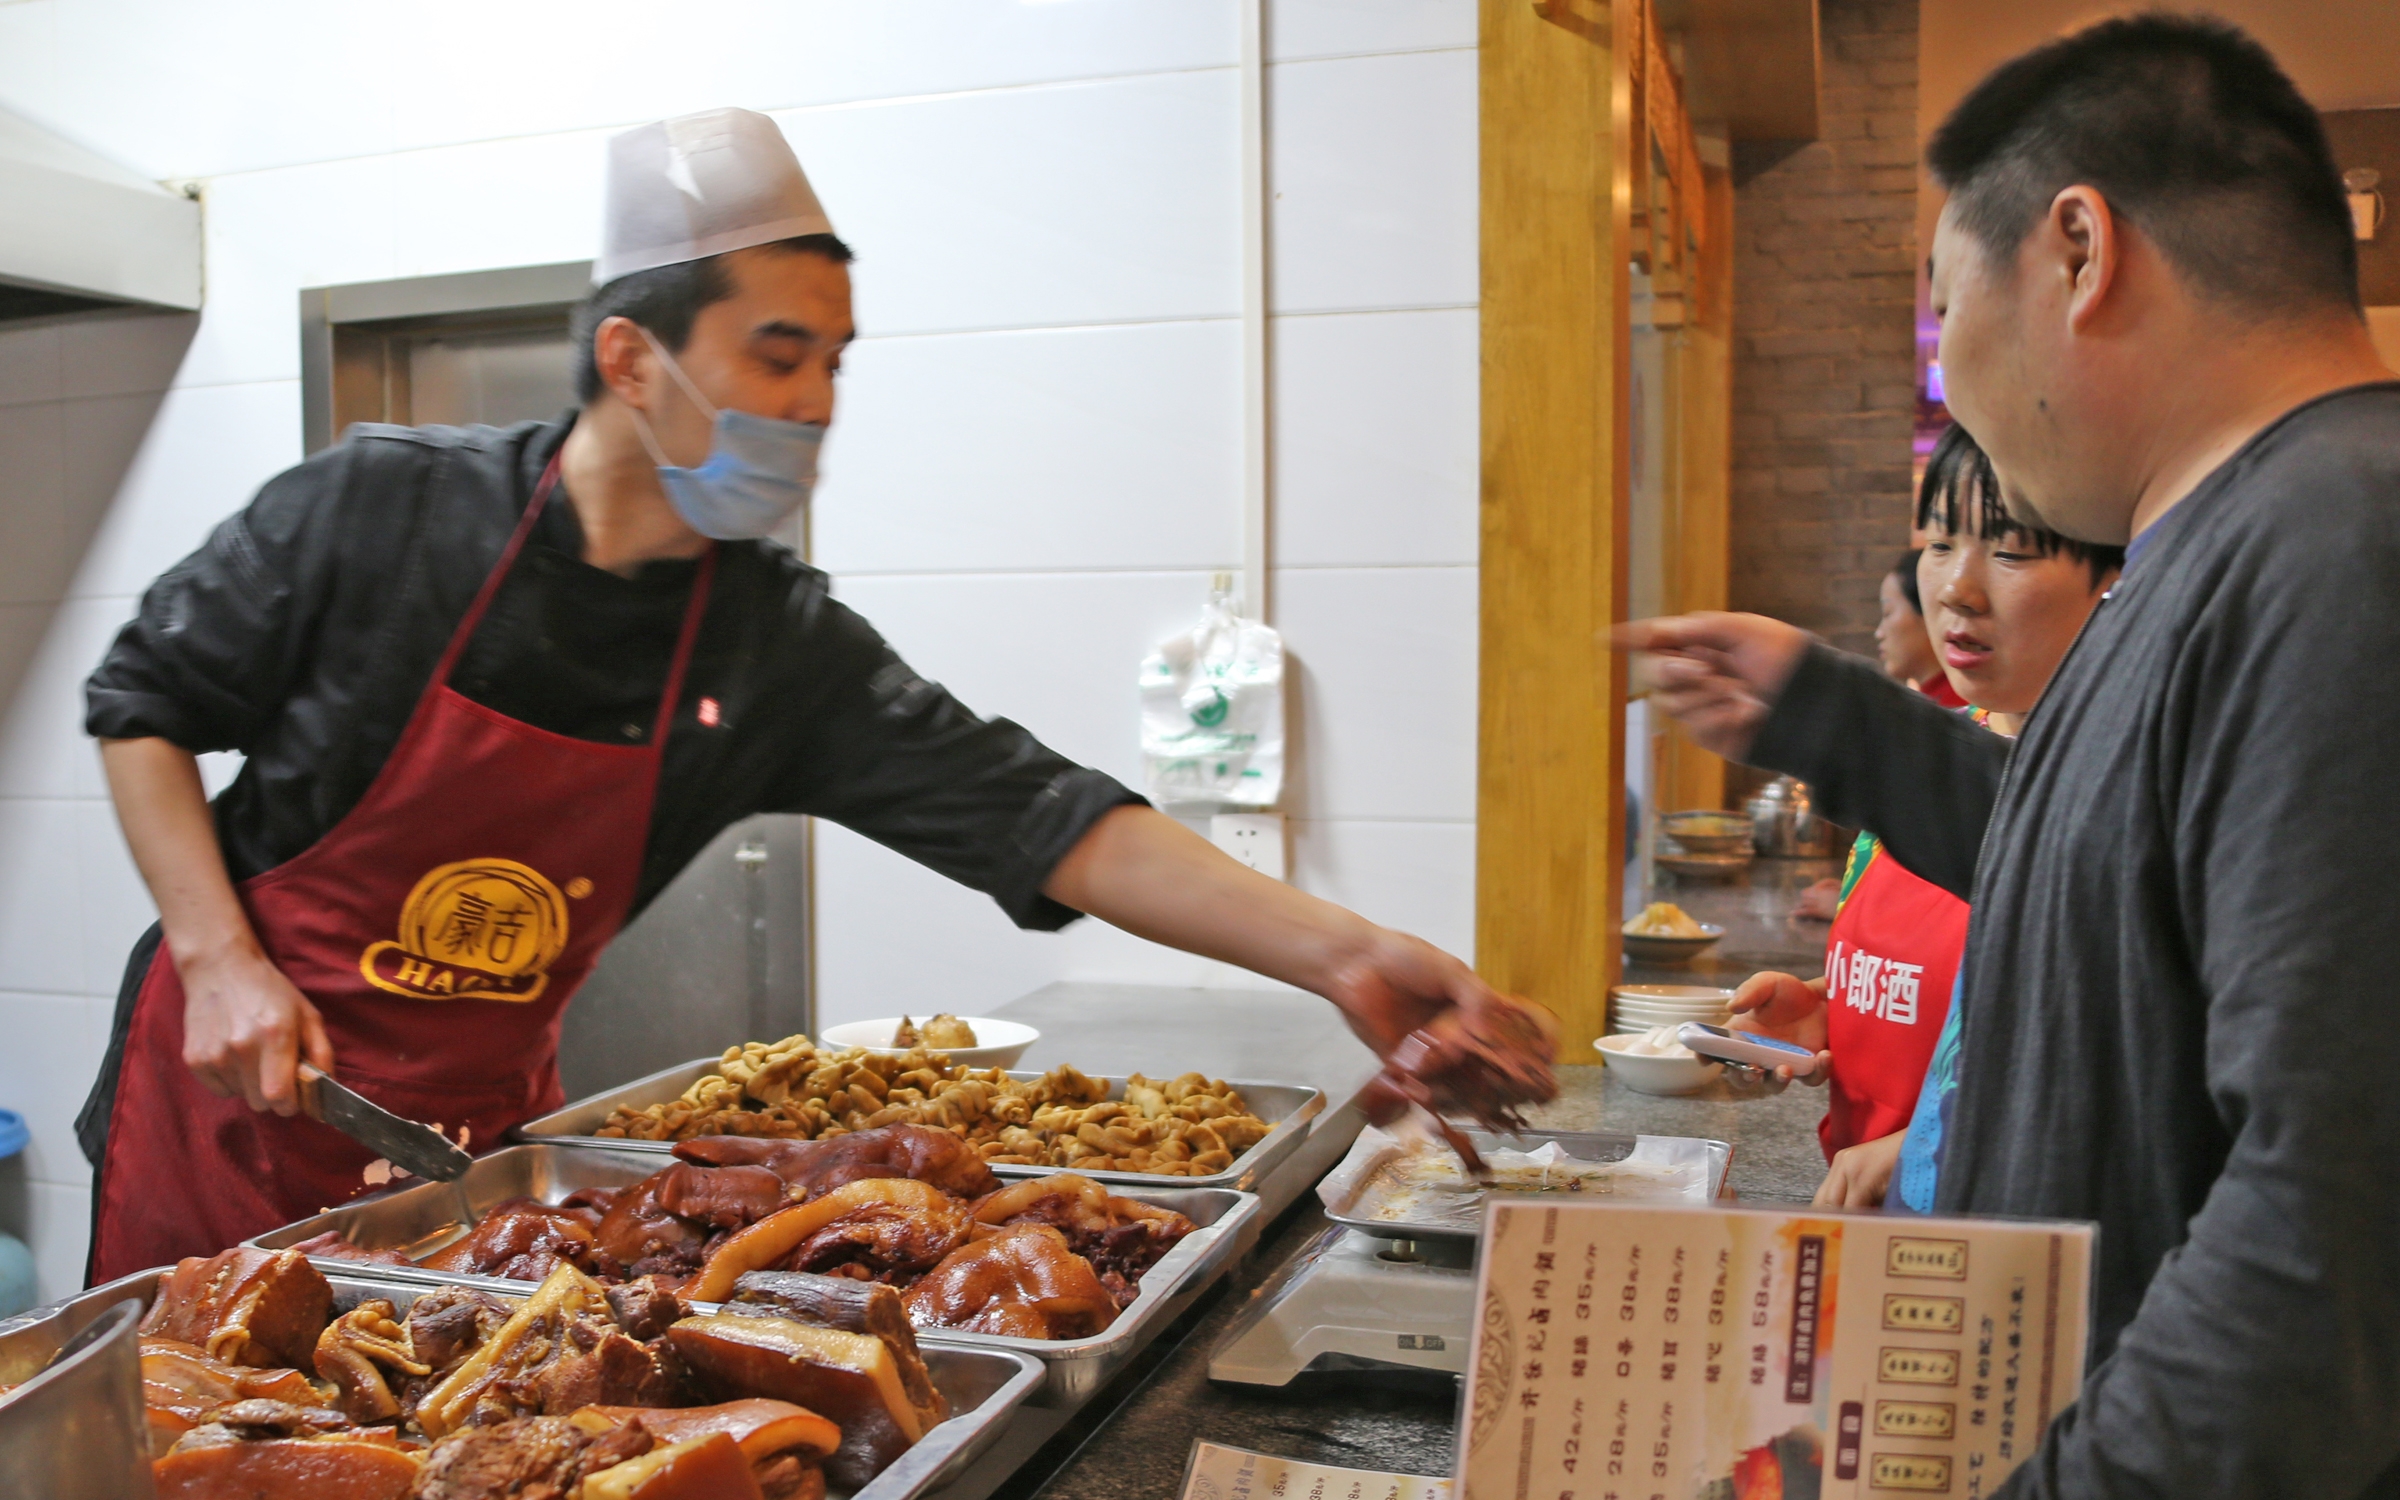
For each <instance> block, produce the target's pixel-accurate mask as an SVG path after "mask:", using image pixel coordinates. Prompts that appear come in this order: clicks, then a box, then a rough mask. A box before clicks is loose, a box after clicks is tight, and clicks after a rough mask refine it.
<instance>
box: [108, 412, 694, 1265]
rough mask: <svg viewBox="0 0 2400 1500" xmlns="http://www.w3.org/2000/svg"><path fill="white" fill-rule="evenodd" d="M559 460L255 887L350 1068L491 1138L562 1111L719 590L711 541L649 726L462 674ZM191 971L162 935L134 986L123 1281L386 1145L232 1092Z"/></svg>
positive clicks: (303, 1200) (335, 1196)
mask: <svg viewBox="0 0 2400 1500" xmlns="http://www.w3.org/2000/svg"><path fill="white" fill-rule="evenodd" d="M557 480H558V465H557V463H556V461H555V460H554V461H553V462H552V463H551V466H550V468H549V470H548V472H546V473H544V474H543V476H542V480H541V483H540V484H539V485H537V486H535V488H534V494H533V500H532V502H531V503H530V504H529V505H527V506H526V508H525V514H524V516H523V517H522V518H521V519H520V520H519V521H518V523H517V529H516V532H515V534H513V535H512V536H511V537H510V538H509V541H508V547H507V549H506V550H505V551H503V552H502V553H501V554H500V561H499V563H498V564H497V565H495V566H494V567H493V569H492V571H491V575H490V576H489V577H488V578H486V579H485V580H484V582H483V587H482V589H481V590H480V591H478V592H477V594H476V596H475V602H474V603H473V604H472V605H470V606H469V607H468V609H467V614H466V618H465V619H463V620H461V621H459V624H458V629H457V631H456V632H455V633H454V634H453V635H452V636H451V638H450V644H449V646H448V648H447V649H445V650H444V651H443V653H442V659H441V664H440V665H439V666H437V667H436V668H435V669H434V673H433V677H432V679H431V680H430V681H429V682H427V683H426V685H425V692H424V695H423V696H422V697H421V698H419V699H418V701H417V707H416V711H415V712H414V713H413V714H412V715H411V716H410V717H409V721H408V727H407V729H406V730H405V731H403V732H402V734H401V736H400V743H399V744H398V745H397V746H396V747H395V748H394V749H393V751H392V755H391V758H390V759H389V760H388V761H386V762H385V763H384V766H383V769H382V771H381V772H380V773H378V774H377V776H376V778H375V782H374V785H373V786H371V787H369V788H368V789H367V794H366V796H365V797H363V798H362V799H360V801H359V803H358V805H357V806H356V807H354V808H352V809H351V810H350V813H349V815H348V816H347V817H345V818H343V819H342V820H341V822H339V823H338V824H336V825H335V826H334V828H333V829H332V831H330V832H329V833H327V834H326V835H325V837H324V838H322V839H320V840H318V841H317V842H316V843H315V844H314V845H312V846H310V847H309V848H308V849H306V850H304V851H303V852H302V853H300V854H299V855H298V856H296V857H295V858H293V859H291V860H289V861H287V862H286V863H284V864H281V865H278V866H276V867H275V868H274V869H272V870H269V871H267V872H265V873H264V874H261V875H257V876H254V877H253V878H251V879H249V880H245V881H243V882H242V883H241V885H240V887H239V888H238V890H239V894H240V896H241V900H242V905H243V907H244V909H245V910H247V911H248V912H249V915H250V925H251V927H252V928H253V929H254V930H255V931H256V932H257V934H258V940H259V943H260V945H261V947H262V948H264V950H265V952H266V956H267V958H268V959H269V960H270V961H271V962H273V963H274V965H275V966H276V967H277V968H278V969H281V970H282V971H283V972H284V974H285V975H286V976H288V977H289V978H290V979H291V981H292V983H293V984H294V985H296V986H298V987H299V989H300V992H301V993H302V994H304V995H306V996H307V997H308V998H309V1000H310V1001H311V1002H312V1003H313V1004H315V1006H316V1007H317V1009H318V1011H319V1012H320V1013H321V1014H322V1015H323V1016H324V1019H325V1030H326V1033H327V1035H328V1036H329V1037H330V1038H331V1039H332V1042H333V1052H334V1059H335V1069H334V1071H335V1076H337V1077H338V1078H339V1079H340V1080H341V1081H342V1082H344V1083H346V1084H348V1085H349V1086H350V1087H352V1088H354V1089H356V1090H358V1091H359V1092H360V1093H361V1094H364V1095H366V1096H367V1097H368V1098H369V1099H372V1100H374V1101H375V1102H376V1103H377V1104H380V1105H382V1106H383V1107H384V1108H386V1109H388V1110H391V1111H392V1112H393V1113H395V1114H399V1115H404V1116H407V1117H408V1118H410V1119H412V1120H421V1121H424V1122H426V1123H428V1124H435V1125H439V1126H441V1127H443V1128H444V1129H445V1130H447V1131H448V1132H449V1134H450V1135H451V1136H452V1137H453V1138H454V1139H459V1138H462V1136H463V1139H464V1141H465V1143H466V1144H467V1145H468V1147H469V1149H488V1148H490V1147H494V1146H497V1145H499V1144H500V1142H501V1137H502V1136H503V1134H504V1133H505V1132H507V1131H508V1130H509V1129H510V1128H512V1127H514V1126H515V1125H517V1124H519V1123H521V1122H523V1121H525V1120H527V1119H530V1118H532V1117H533V1116H535V1115H538V1114H543V1113H546V1112H548V1111H550V1110H552V1109H555V1108H557V1107H558V1105H559V1103H560V1102H561V1097H560V1092H559V1084H558V1030H559V1019H560V1013H561V1012H562V1011H564V1010H565V1008H566V1004H567V1001H568V999H569V998H570V997H571V996H573V995H574V993H575V990H576V987H577V986H578V985H580V984H581V983H582V982H583V979H584V976H585V975H586V974H588V973H590V972H591V968H592V965H593V963H594V962H596V961H597V960H598V959H599V957H600V951H601V950H602V949H603V948H605V947H606V946H607V945H608V941H609V939H610V938H612V937H614V936H615V935H616V932H617V929H618V928H619V927H620V926H622V925H623V923H624V920H625V914H626V912H627V911H628V910H629V909H631V907H632V904H633V896H634V888H635V883H636V881H637V880H638V879H639V877H640V873H641V865H642V854H643V849H644V846H645V844H646V843H647V841H648V838H649V831H650V807H651V800H652V797H653V795H654V793H655V792H656V790H657V785H658V767H659V759H660V754H661V752H662V751H663V749H664V748H665V745H666V740H667V727H668V724H669V722H670V721H671V720H672V719H673V717H674V714H675V706H676V703H677V702H678V700H679V698H680V696H681V693H682V690H683V677H684V670H685V667H686V666H687V665H688V664H689V662H690V660H691V653H692V642H693V639H694V637H695V636H697V634H698V633H699V627H700V618H701V615H702V614H703V613H704V612H705V611H706V609H707V605H708V591H709V581H710V578H711V577H712V575H713V573H714V569H715V563H716V554H715V552H714V551H713V550H712V551H711V552H710V553H709V554H708V555H707V556H706V557H705V558H704V559H703V560H702V563H701V566H700V569H699V573H698V576H697V577H696V578H695V579H694V581H693V585H692V598H691V603H690V605H689V606H688V607H687V609H686V610H685V613H684V618H683V629H682V633H681V635H680V637H679V638H678V639H677V641H676V645H675V656H674V662H673V665H672V666H671V667H669V669H668V671H667V682H666V691H665V693H664V694H663V695H662V696H661V698H660V700H659V706H658V719H657V724H656V727H655V728H654V729H653V730H652V732H651V735H650V739H649V743H647V744H643V745H604V744H596V743H594V742H591V741H588V740H579V739H572V738H569V737H568V736H565V735H559V734H552V733H550V732H548V731H547V730H542V729H537V728H535V727H533V726H532V725H530V724H525V723H520V722H519V721H517V720H515V719H511V718H509V717H508V716H506V715H505V714H500V713H495V712H493V711H492V710H491V709H488V708H485V707H483V706H482V705H481V704H478V703H473V702H470V701H468V700H467V699H466V698H465V697H462V696H461V695H460V694H458V693H456V692H453V691H452V690H451V688H450V686H449V681H450V673H451V670H452V668H454V667H455V666H456V665H457V664H458V659H459V656H460V654H461V653H462V652H463V651H465V649H466V645H467V642H468V640H469V639H470V638H471V637H472V636H473V635H474V633H475V627H476V625H477V624H478V623H480V622H481V621H482V619H483V615H484V611H485V610H486V609H487V608H488V607H489V606H490V604H491V602H492V596H493V595H494V594H495V593H497V592H498V590H499V587H500V583H501V580H503V579H504V578H506V577H507V576H508V570H509V567H510V565H511V564H512V563H514V562H515V561H516V558H517V554H518V552H519V551H520V550H522V549H523V547H524V545H525V539H526V537H527V536H528V535H529V534H530V533H531V532H532V530H533V524H534V522H535V520H536V519H538V518H539V516H540V515H541V510H542V506H543V505H544V503H545V502H546V501H547V500H548V499H549V496H550V492H551V490H552V489H553V487H554V486H555V485H556V484H557ZM183 1007H184V995H183V985H182V982H181V980H180V979H179V977H178V976H177V974H176V971H175V965H174V962H173V961H172V959H171V958H170V957H169V956H168V953H167V949H166V945H165V944H163V943H162V944H160V945H159V950H158V956H157V957H156V958H155V959H154V960H153V961H152V963H151V965H150V969H149V972H148V974H147V975H146V976H145V977H144V979H143V981H142V988H141V993H140V994H139V996H138V997H137V998H136V999H135V1002H134V1009H133V1018H132V1022H131V1025H130V1027H129V1029H128V1033H127V1036H126V1042H125V1056H124V1060H123V1064H122V1073H121V1075H120V1077H119V1081H118V1084H117V1091H116V1105H115V1108H114V1110H113V1111H112V1112H111V1114H110V1116H109V1125H108V1148H107V1156H106V1158H105V1160H104V1162H103V1164H102V1167H101V1173H100V1185H99V1194H100V1204H99V1213H98V1216H97V1224H98V1228H97V1230H96V1235H97V1239H96V1242H95V1244H94V1246H93V1256H92V1275H93V1278H94V1281H95V1283H98V1282H105V1281H108V1280H110V1279H112V1278H114V1277H117V1276H122V1275H125V1274H127V1273H128V1272H132V1271H137V1270H140V1269H142V1268H143V1267H146V1266H155V1265H160V1264H164V1263H168V1262H172V1261H174V1260H177V1259H179V1258H181V1257H183V1256H187V1255H213V1254H215V1253H216V1252H217V1251H219V1250H223V1249H225V1248H226V1247H228V1246H230V1245H234V1244H236V1243H238V1242H240V1241H242V1240H244V1239H247V1238H249V1237H250V1236H252V1235H255V1234H260V1233H263V1232H265V1231H267V1230H269V1229H272V1228H275V1227H276V1226H277V1225H281V1224H287V1223H290V1222H291V1221H293V1220H295V1219H300V1218H305V1217H307V1216H308V1215H310V1214H314V1213H316V1212H318V1211H319V1210H320V1209H324V1208H327V1207H331V1206H333V1205H335V1204H338V1203H341V1202H343V1201H345V1200H347V1199H349V1198H352V1197H355V1196H356V1195H357V1194H358V1193H360V1192H361V1191H363V1190H364V1189H365V1188H366V1187H367V1186H368V1183H367V1180H366V1175H365V1174H366V1170H367V1168H368V1165H369V1163H370V1160H371V1158H372V1156H373V1153H371V1152H369V1151H368V1150H367V1149H366V1148H364V1147H362V1146H360V1145H358V1144H357V1143H355V1142H353V1141H352V1140H351V1139H350V1138H349V1137H347V1136H345V1135H343V1134H341V1133H340V1132H339V1131H337V1130H334V1129H333V1128H332V1127H331V1126H328V1125H323V1124H320V1123H318V1122H317V1121H315V1120H311V1119H308V1118H306V1117H305V1116H295V1117H292V1118H289V1119H286V1118H284V1117H282V1116H278V1115H274V1114H261V1113H256V1112H253V1111H252V1110H251V1109H250V1108H249V1107H248V1106H247V1105H245V1104H243V1102H242V1101H241V1100H239V1099H220V1098H218V1097H216V1096H215V1095H213V1094H211V1093H209V1092H208V1090H207V1089H205V1088H204V1087H202V1086H201V1084H200V1081H199V1080H198V1079H197V1078H195V1077H194V1076H193V1075H192V1072H191V1070H190V1069H189V1068H187V1067H185V1066H184V1063H183Z"/></svg>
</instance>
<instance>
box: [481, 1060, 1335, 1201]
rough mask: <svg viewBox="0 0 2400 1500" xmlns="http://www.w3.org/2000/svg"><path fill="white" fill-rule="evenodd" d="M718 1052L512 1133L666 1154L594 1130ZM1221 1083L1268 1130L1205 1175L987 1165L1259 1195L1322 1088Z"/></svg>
mask: <svg viewBox="0 0 2400 1500" xmlns="http://www.w3.org/2000/svg"><path fill="white" fill-rule="evenodd" d="M722 1061H723V1059H722V1058H721V1057H702V1058H695V1059H694V1060H692V1061H691V1062H687V1063H677V1064H676V1065H675V1066H674V1067H671V1068H661V1069H660V1070H659V1071H658V1072H655V1073H653V1074H651V1075H650V1076H649V1077H647V1078H637V1079H635V1080H634V1081H633V1082H631V1083H629V1084H626V1085H625V1086H624V1087H623V1088H619V1089H611V1090H610V1091H609V1092H607V1093H605V1094H594V1095H593V1096H591V1097H590V1098H588V1099H578V1100H576V1101H575V1102H574V1103H572V1104H570V1105H568V1106H567V1107H566V1108H564V1109H561V1110H558V1111H556V1112H555V1113H552V1114H547V1115H544V1116H542V1117H541V1118H540V1119H538V1120H528V1121H526V1122H525V1123H524V1124H522V1125H520V1126H518V1127H517V1128H516V1130H515V1132H514V1134H515V1136H516V1138H517V1139H519V1140H525V1141H544V1142H548V1143H550V1144H553V1145H560V1146H599V1147H603V1148H606V1149H608V1150H612V1151H613V1150H619V1149H623V1150H632V1151H652V1152H664V1151H672V1150H674V1149H675V1143H674V1142H673V1141H627V1140H618V1139H616V1138H614V1137H610V1136H597V1135H594V1134H592V1132H593V1131H595V1130H597V1129H599V1128H600V1127H601V1126H602V1125H603V1124H605V1123H607V1121H608V1117H609V1116H610V1115H611V1114H613V1113H615V1112H616V1111H617V1110H618V1109H621V1108H630V1109H645V1108H648V1107H649V1106H650V1105H653V1104H664V1103H666V1102H667V1101H668V1100H670V1099H679V1098H681V1097H683V1091H684V1090H685V1089H688V1088H690V1087H691V1086H692V1085H693V1084H695V1083H698V1082H699V1081H700V1080H701V1079H703V1078H705V1077H707V1076H708V1075H709V1074H711V1073H714V1072H715V1071H717V1068H718V1065H719V1064H720V1063H721V1062H722ZM1008 1076H1009V1077H1011V1078H1018V1079H1023V1080H1025V1081H1027V1082H1032V1081H1033V1080H1035V1079H1038V1078H1040V1077H1041V1076H1042V1075H1041V1074H1040V1073H1038V1072H1012V1073H1010V1074H1009V1075H1008ZM1226 1082H1228V1083H1230V1084H1232V1085H1233V1086H1234V1087H1235V1088H1237V1089H1239V1090H1241V1092H1242V1101H1243V1102H1244V1103H1246V1104H1248V1105H1249V1106H1250V1110H1251V1112H1252V1113H1253V1114H1255V1115H1257V1116H1258V1117H1259V1118H1260V1119H1261V1120H1264V1121H1266V1122H1267V1124H1268V1125H1270V1126H1272V1127H1273V1128H1272V1129H1271V1130H1269V1131H1268V1132H1267V1135H1266V1138H1265V1139H1264V1140H1261V1141H1260V1142H1258V1143H1257V1144H1256V1145H1254V1146H1252V1147H1251V1148H1250V1149H1249V1150H1247V1151H1245V1152H1243V1153H1242V1154H1241V1155H1239V1156H1237V1157H1235V1158H1234V1159H1233V1165H1232V1166H1230V1167H1227V1168H1226V1169H1225V1170H1224V1171H1222V1172H1212V1173H1211V1174H1209V1175H1208V1176H1206V1177H1160V1176H1156V1175H1153V1174H1151V1173H1148V1172H1124V1171H1114V1170H1110V1169H1107V1168H1100V1169H1095V1170H1086V1169H1084V1168H1082V1167H1027V1166H1001V1165H995V1166H994V1167H993V1168H992V1170H993V1171H995V1172H997V1173H999V1174H1000V1175H1001V1176H1003V1177H1031V1176H1038V1175H1041V1174H1043V1173H1048V1172H1082V1173H1083V1175H1084V1176H1086V1177H1089V1178H1091V1179H1093V1180H1094V1181H1096V1182H1113V1183H1127V1184H1131V1185H1133V1186H1136V1187H1143V1186H1148V1185H1150V1184H1153V1183H1171V1184H1173V1185H1175V1186H1177V1187H1213V1188H1232V1189H1234V1190H1235V1191H1237V1192H1244V1193H1248V1192H1256V1191H1257V1190H1258V1184H1259V1183H1260V1182H1261V1181H1262V1180H1263V1179H1264V1178H1265V1177H1266V1176H1267V1174H1268V1173H1270V1172H1272V1171H1274V1170H1275V1168H1276V1167H1278V1166H1280V1165H1282V1163H1283V1161H1284V1159H1285V1158H1287V1157H1289V1156H1290V1155H1291V1154H1292V1152H1294V1151H1295V1150H1297V1149H1299V1146H1300V1142H1301V1140H1302V1138H1303V1137H1305V1136H1306V1135H1307V1134H1308V1122H1309V1121H1311V1120H1313V1119H1315V1118H1316V1117H1317V1115H1318V1114H1319V1113H1320V1112H1322V1111H1323V1110H1324V1108H1325V1095H1324V1093H1323V1092H1322V1091H1320V1090H1317V1089H1312V1088H1307V1087H1304V1086H1302V1085H1299V1084H1292V1083H1249V1082H1245V1081H1243V1080H1242V1079H1239V1078H1229V1079H1227V1080H1226ZM1108 1085H1109V1094H1108V1096H1109V1097H1110V1098H1111V1099H1121V1098H1123V1097H1125V1080H1124V1079H1122V1078H1111V1079H1109V1080H1108Z"/></svg>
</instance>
